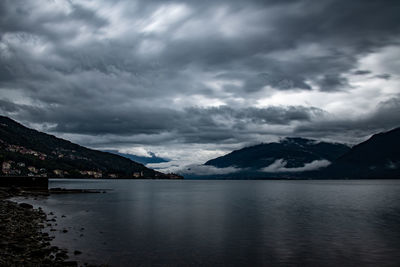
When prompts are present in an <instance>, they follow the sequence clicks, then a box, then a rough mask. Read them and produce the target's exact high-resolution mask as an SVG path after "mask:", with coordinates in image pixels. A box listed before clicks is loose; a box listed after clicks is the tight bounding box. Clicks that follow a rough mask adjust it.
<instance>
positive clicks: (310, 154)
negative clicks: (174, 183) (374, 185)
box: [205, 137, 350, 170]
mask: <svg viewBox="0 0 400 267" xmlns="http://www.w3.org/2000/svg"><path fill="white" fill-rule="evenodd" d="M349 150H350V147H348V146H347V145H343V144H338V143H327V142H319V141H316V140H311V139H305V138H298V137H294V138H285V139H283V140H281V141H280V142H273V143H267V144H259V145H255V146H250V147H245V148H242V149H239V150H235V151H233V152H231V153H229V154H227V155H225V156H222V157H219V158H216V159H212V160H209V161H207V162H206V163H205V165H212V166H214V167H217V168H226V167H230V166H234V167H237V168H250V169H253V170H258V169H262V168H265V167H267V166H269V165H271V164H273V163H274V162H275V161H277V160H284V161H285V162H286V167H287V168H296V167H302V166H304V164H307V163H310V162H312V161H315V160H328V161H333V160H335V159H336V158H338V157H339V156H341V155H343V154H344V153H346V152H348V151H349Z"/></svg>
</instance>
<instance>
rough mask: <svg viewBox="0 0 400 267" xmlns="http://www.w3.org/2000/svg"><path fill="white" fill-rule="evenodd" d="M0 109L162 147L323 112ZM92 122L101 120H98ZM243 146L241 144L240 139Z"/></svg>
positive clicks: (70, 129) (4, 105) (3, 104)
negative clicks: (153, 138) (153, 139)
mask: <svg viewBox="0 0 400 267" xmlns="http://www.w3.org/2000/svg"><path fill="white" fill-rule="evenodd" d="M0 110H2V111H3V112H10V113H14V114H18V115H15V116H14V117H16V118H17V119H19V120H21V121H24V120H25V121H28V122H32V123H39V124H40V123H46V125H48V126H46V128H45V129H46V130H47V131H52V132H58V133H72V134H87V135H106V134H112V135H120V136H132V135H157V134H162V133H169V135H168V136H169V140H166V138H165V137H163V138H162V140H160V141H162V142H166V141H173V140H175V139H179V140H180V141H181V142H183V143H209V142H210V143H213V142H221V141H224V142H225V141H226V142H236V141H238V139H242V137H240V136H242V135H245V134H246V133H251V132H253V133H256V134H266V133H269V132H268V130H265V129H251V126H254V125H263V124H267V125H272V126H273V125H278V126H279V125H281V126H285V125H290V124H292V123H294V122H307V121H311V120H312V119H314V118H317V117H319V116H321V114H323V113H324V112H323V111H322V110H320V109H317V108H309V107H302V106H289V107H268V108H243V109H233V108H230V107H227V106H223V107H213V108H187V109H184V110H181V111H178V110H174V109H162V108H159V109H143V108H136V107H130V108H128V109H126V108H119V109H103V108H97V109H95V110H94V109H93V108H88V107H83V106H80V107H79V106H76V107H71V106H59V105H57V106H49V107H46V108H40V107H35V106H31V105H22V104H15V103H12V102H10V101H0ZM98 118H101V120H99V119H98ZM243 138H245V137H244V136H243ZM241 141H244V140H241Z"/></svg>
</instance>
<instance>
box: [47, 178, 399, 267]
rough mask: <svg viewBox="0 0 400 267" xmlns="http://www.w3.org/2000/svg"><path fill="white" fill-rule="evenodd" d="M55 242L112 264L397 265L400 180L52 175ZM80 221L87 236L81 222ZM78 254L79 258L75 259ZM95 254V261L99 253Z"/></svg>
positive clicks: (50, 200)
mask: <svg viewBox="0 0 400 267" xmlns="http://www.w3.org/2000/svg"><path fill="white" fill-rule="evenodd" d="M52 186H54V187H56V186H57V187H59V186H66V187H70V188H112V189H113V190H112V191H110V192H108V193H106V194H87V195H86V194H80V195H54V196H51V197H50V198H48V199H46V200H41V201H39V202H40V203H39V204H40V205H42V206H45V207H46V209H49V210H55V211H56V212H57V213H58V214H61V213H63V214H67V217H66V218H63V219H60V220H59V228H61V227H69V229H71V231H70V233H69V234H67V235H66V234H64V235H63V234H58V236H57V238H56V240H55V242H56V243H58V245H60V246H67V247H68V246H69V247H71V248H73V249H78V250H81V251H84V252H85V253H84V254H83V255H81V256H79V257H81V258H84V259H85V260H86V261H89V262H93V263H108V264H110V265H116V266H118V265H120V266H124V265H125V266H126V265H140V264H143V265H150V264H152V265H155V264H167V265H168V264H169V265H182V266H183V265H185V266H186V265H230V266H243V265H247V266H249V265H252V266H266V265H277V264H281V265H318V266H321V265H323V266H337V265H346V266H348V265H360V264H361V265H375V266H376V265H379V266H396V265H398V264H400V256H399V255H400V227H399V226H400V182H399V181H95V182H93V181H91V182H88V181H81V180H77V181H57V182H52ZM82 227H83V228H85V231H84V235H83V236H80V235H81V234H82V231H81V230H78V229H81V228H82ZM79 257H77V258H79ZM99 259H101V261H99Z"/></svg>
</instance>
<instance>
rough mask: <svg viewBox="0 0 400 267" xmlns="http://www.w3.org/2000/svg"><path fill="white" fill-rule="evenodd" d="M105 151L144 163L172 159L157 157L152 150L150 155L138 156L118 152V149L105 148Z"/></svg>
mask: <svg viewBox="0 0 400 267" xmlns="http://www.w3.org/2000/svg"><path fill="white" fill-rule="evenodd" d="M104 152H110V153H113V154H116V155H120V156H122V157H124V158H128V159H130V160H133V161H135V162H139V163H142V164H144V165H146V164H149V163H163V162H169V161H170V160H168V159H164V158H160V157H157V156H156V155H155V154H154V153H152V152H150V153H149V154H150V157H145V156H137V155H133V154H127V153H121V152H118V151H117V150H104Z"/></svg>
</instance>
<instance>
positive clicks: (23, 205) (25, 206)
mask: <svg viewBox="0 0 400 267" xmlns="http://www.w3.org/2000/svg"><path fill="white" fill-rule="evenodd" d="M19 206H20V207H21V208H24V209H33V206H32V205H31V204H28V203H20V204H19Z"/></svg>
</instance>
